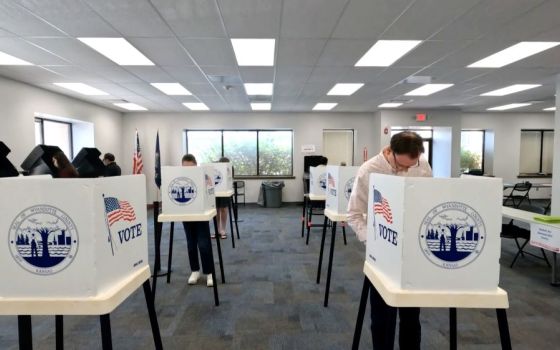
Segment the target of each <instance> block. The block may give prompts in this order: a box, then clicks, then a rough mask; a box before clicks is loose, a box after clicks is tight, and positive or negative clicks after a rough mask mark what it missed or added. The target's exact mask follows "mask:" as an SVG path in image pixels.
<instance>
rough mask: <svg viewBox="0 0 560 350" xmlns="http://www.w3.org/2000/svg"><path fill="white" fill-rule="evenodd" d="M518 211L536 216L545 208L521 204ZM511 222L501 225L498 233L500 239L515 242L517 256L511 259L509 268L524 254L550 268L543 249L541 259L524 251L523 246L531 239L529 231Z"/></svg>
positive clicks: (543, 211) (542, 212)
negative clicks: (541, 261) (539, 260)
mask: <svg viewBox="0 0 560 350" xmlns="http://www.w3.org/2000/svg"><path fill="white" fill-rule="evenodd" d="M518 209H520V210H525V211H530V212H532V213H537V214H544V213H545V208H542V207H537V206H534V205H530V204H521V205H520V206H519V208H518ZM513 221H514V220H511V221H510V222H509V223H507V224H502V232H501V233H500V237H501V238H507V239H513V240H514V241H515V245H516V246H517V254H515V257H514V258H513V261H512V262H511V264H510V265H509V267H513V264H515V262H516V261H517V258H519V256H522V257H525V254H527V255H531V256H533V257H535V258H537V259H542V260H544V261H545V262H546V264H547V265H548V267H550V266H551V265H550V262H549V261H548V258H547V257H546V253H545V251H544V249H542V248H541V253H542V257H541V256H538V255H535V254H533V253H531V252H527V251H526V250H524V249H525V246H526V245H527V243H529V240H530V238H531V231H529V230H527V229H524V228H522V227H519V226H516V225H514V224H513ZM519 240H524V241H523V242H522V243H521V244H520V243H519Z"/></svg>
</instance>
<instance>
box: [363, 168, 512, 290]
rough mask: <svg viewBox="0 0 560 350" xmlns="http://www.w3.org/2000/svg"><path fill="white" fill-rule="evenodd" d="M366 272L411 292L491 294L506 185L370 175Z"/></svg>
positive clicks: (491, 181) (496, 181)
mask: <svg viewBox="0 0 560 350" xmlns="http://www.w3.org/2000/svg"><path fill="white" fill-rule="evenodd" d="M369 183H370V188H369V200H368V220H367V225H368V239H367V248H366V264H367V263H369V264H371V266H373V268H375V270H376V271H377V273H379V274H380V275H382V276H383V278H384V279H385V280H387V281H388V282H389V283H390V284H391V285H393V286H394V287H395V288H398V289H405V290H408V291H415V290H419V291H442V292H450V293H453V292H491V291H496V290H497V288H498V281H499V270H500V265H499V257H500V230H501V207H502V204H501V201H502V181H501V179H495V178H474V177H470V178H462V179H456V178H455V179H449V178H448V179H443V178H442V179H435V178H411V177H408V178H407V177H397V176H390V175H381V174H371V175H370V179H369Z"/></svg>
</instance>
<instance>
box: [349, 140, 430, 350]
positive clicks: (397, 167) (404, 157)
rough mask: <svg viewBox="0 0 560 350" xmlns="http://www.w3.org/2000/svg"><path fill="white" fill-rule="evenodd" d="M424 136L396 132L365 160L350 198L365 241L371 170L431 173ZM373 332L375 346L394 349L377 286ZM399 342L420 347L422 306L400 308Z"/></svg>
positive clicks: (353, 219)
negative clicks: (424, 155)
mask: <svg viewBox="0 0 560 350" xmlns="http://www.w3.org/2000/svg"><path fill="white" fill-rule="evenodd" d="M423 153H424V146H423V140H422V137H420V135H418V134H417V133H415V132H411V131H403V132H401V133H398V134H395V135H393V137H391V142H390V144H389V145H388V146H386V147H384V148H383V149H382V150H381V152H380V153H379V154H378V155H376V156H375V157H373V158H371V159H369V160H368V161H367V162H365V163H364V164H362V166H361V167H360V169H359V170H358V173H357V175H356V180H355V181H354V186H353V188H352V194H351V196H350V199H349V202H348V224H349V225H350V227H352V229H353V230H354V232H356V235H357V236H358V239H359V240H360V241H362V242H364V243H365V241H366V239H367V226H366V219H365V218H364V214H367V202H368V189H370V188H371V186H370V184H369V175H370V174H371V173H378V174H388V175H396V176H411V177H431V176H432V169H431V167H430V164H429V163H428V161H427V160H426V159H425V158H424V157H422V154H423ZM370 303H371V335H372V337H373V348H374V349H376V350H377V349H392V348H393V344H390V342H391V340H392V339H388V338H389V337H388V336H387V334H386V332H385V327H384V325H385V324H386V323H387V322H390V320H391V307H390V306H388V305H387V304H386V303H385V301H384V300H383V298H382V297H381V296H380V295H379V293H378V292H377V290H375V288H371V291H370ZM399 319H400V323H399V345H400V348H401V349H407V350H408V349H420V339H421V326H420V309H419V308H417V307H410V308H408V307H407V308H399Z"/></svg>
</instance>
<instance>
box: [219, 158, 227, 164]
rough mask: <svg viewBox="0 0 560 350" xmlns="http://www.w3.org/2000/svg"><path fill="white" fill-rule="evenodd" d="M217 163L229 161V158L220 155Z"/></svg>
mask: <svg viewBox="0 0 560 350" xmlns="http://www.w3.org/2000/svg"><path fill="white" fill-rule="evenodd" d="M218 163H229V158H228V157H221V158H220V160H218Z"/></svg>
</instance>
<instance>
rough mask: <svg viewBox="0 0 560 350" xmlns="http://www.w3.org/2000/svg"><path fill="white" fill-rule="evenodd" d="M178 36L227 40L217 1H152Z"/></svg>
mask: <svg viewBox="0 0 560 350" xmlns="http://www.w3.org/2000/svg"><path fill="white" fill-rule="evenodd" d="M152 3H153V4H154V6H155V7H156V9H157V10H158V12H159V13H160V14H161V15H162V17H163V18H164V19H165V21H166V22H167V23H168V24H169V26H170V27H171V28H172V30H173V32H174V33H175V34H176V35H177V36H181V37H190V38H197V37H198V38H226V34H225V32H224V30H223V27H222V23H221V20H220V15H219V12H218V9H217V7H216V3H215V1H208V0H152Z"/></svg>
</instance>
